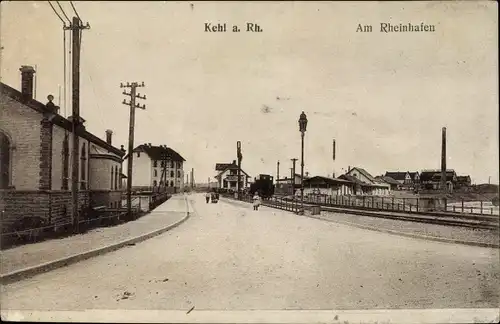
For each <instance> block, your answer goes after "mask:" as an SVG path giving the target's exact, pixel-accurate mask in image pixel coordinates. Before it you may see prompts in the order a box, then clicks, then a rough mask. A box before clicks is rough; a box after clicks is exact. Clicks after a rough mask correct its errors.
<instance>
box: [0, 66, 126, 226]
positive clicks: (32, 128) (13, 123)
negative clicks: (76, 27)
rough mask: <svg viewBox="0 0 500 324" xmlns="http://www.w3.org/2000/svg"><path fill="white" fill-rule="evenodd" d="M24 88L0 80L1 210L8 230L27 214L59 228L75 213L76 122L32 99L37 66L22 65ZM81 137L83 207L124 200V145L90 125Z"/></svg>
mask: <svg viewBox="0 0 500 324" xmlns="http://www.w3.org/2000/svg"><path fill="white" fill-rule="evenodd" d="M20 71H21V91H18V90H16V89H14V88H12V87H10V86H8V85H6V84H4V83H0V162H1V163H0V175H1V176H0V212H1V214H2V227H3V229H2V230H3V231H4V232H5V231H6V230H7V231H8V228H9V227H10V226H11V225H12V224H13V223H14V222H16V221H18V220H20V219H21V218H24V217H38V218H42V219H44V220H45V221H46V222H47V223H49V224H53V225H54V226H55V227H57V226H58V225H63V224H67V223H70V222H71V221H72V220H71V217H72V199H71V196H72V195H71V189H72V181H71V178H72V163H71V160H72V159H71V155H72V154H71V152H72V143H73V141H72V136H73V133H72V122H71V117H69V118H64V117H63V116H61V115H59V107H57V106H55V105H54V104H53V103H52V99H53V97H52V96H49V97H48V98H49V101H48V103H47V104H43V103H41V102H39V101H36V100H35V99H33V76H34V73H35V71H34V69H33V68H32V67H30V66H22V67H21V69H20ZM81 122H82V125H81V126H80V127H79V128H78V129H77V130H76V134H77V135H78V136H79V148H78V150H79V155H80V156H79V161H78V163H79V175H78V177H79V179H78V186H79V197H78V201H79V206H78V207H79V210H80V211H83V210H84V209H86V208H88V207H91V206H106V207H118V206H119V205H120V203H121V196H122V188H121V186H120V184H121V174H122V172H121V171H122V163H121V161H122V157H123V155H124V154H125V152H124V150H123V148H122V149H118V148H116V147H114V146H112V143H111V134H112V133H111V131H108V132H107V134H106V141H104V140H102V139H100V138H99V137H97V136H95V135H94V134H91V133H89V132H87V131H86V130H85V124H84V122H85V120H84V119H83V118H82V119H81Z"/></svg>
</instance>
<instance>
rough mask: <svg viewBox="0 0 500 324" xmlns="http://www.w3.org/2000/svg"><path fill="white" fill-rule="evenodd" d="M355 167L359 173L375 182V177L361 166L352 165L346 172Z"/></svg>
mask: <svg viewBox="0 0 500 324" xmlns="http://www.w3.org/2000/svg"><path fill="white" fill-rule="evenodd" d="M355 169H356V170H358V172H359V173H361V174H362V175H364V176H365V177H367V178H368V179H369V180H370V181H372V182H376V181H375V178H374V177H373V176H372V175H371V174H370V173H368V171H366V170H365V169H363V168H358V167H354V168H352V169H351V170H349V171H348V172H347V173H350V172H351V171H352V170H355Z"/></svg>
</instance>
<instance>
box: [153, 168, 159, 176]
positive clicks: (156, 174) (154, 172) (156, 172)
mask: <svg viewBox="0 0 500 324" xmlns="http://www.w3.org/2000/svg"><path fill="white" fill-rule="evenodd" d="M157 176H158V171H156V169H154V170H153V177H155V178H156V177H157Z"/></svg>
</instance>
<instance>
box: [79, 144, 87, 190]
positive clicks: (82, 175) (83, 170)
mask: <svg viewBox="0 0 500 324" xmlns="http://www.w3.org/2000/svg"><path fill="white" fill-rule="evenodd" d="M80 161H81V163H80V169H81V170H80V181H81V184H82V185H81V188H82V189H85V188H86V186H85V183H86V179H85V176H86V174H87V150H86V149H85V143H83V144H82V153H81V154H80Z"/></svg>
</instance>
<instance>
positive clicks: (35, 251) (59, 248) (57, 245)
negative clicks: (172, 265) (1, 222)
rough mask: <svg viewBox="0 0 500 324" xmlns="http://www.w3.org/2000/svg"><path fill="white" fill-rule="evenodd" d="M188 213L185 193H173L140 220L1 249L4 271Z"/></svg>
mask: <svg viewBox="0 0 500 324" xmlns="http://www.w3.org/2000/svg"><path fill="white" fill-rule="evenodd" d="M185 216H186V204H185V201H184V198H183V196H173V197H172V198H170V199H169V200H167V201H166V202H165V203H163V204H162V205H160V206H158V207H157V208H156V209H155V210H153V211H152V212H151V213H149V214H147V215H145V216H143V217H141V218H139V219H138V220H136V221H132V222H127V223H124V224H120V225H117V226H113V227H100V228H96V229H93V230H90V231H88V232H86V233H84V234H80V235H73V236H68V237H64V238H60V239H52V240H47V241H43V242H38V243H33V244H26V245H22V246H17V247H15V248H12V249H8V250H4V251H1V254H0V262H1V263H0V269H1V273H2V274H6V273H9V272H12V271H16V270H20V269H23V268H27V267H31V266H36V265H39V264H42V263H45V262H49V261H54V260H57V259H61V258H64V257H68V256H71V255H74V254H80V253H83V252H86V251H91V250H94V249H98V248H101V247H105V246H108V245H110V244H113V243H117V242H121V241H124V240H127V239H130V238H134V237H137V236H140V235H143V234H146V233H150V232H152V231H155V230H158V229H161V228H163V227H166V226H168V225H170V224H173V223H176V222H177V221H179V220H181V219H182V218H184V217H185Z"/></svg>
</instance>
